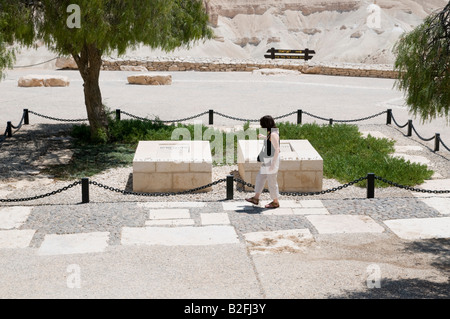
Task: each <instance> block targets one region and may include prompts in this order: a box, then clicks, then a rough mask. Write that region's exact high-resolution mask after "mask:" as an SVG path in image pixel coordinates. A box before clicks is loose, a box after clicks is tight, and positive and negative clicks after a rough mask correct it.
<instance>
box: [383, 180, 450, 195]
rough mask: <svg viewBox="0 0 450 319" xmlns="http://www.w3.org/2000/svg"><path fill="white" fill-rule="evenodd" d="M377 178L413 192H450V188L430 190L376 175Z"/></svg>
mask: <svg viewBox="0 0 450 319" xmlns="http://www.w3.org/2000/svg"><path fill="white" fill-rule="evenodd" d="M375 179H378V180H379V181H382V182H384V183H386V184H389V185H391V186H395V187H398V188H403V189H406V190H409V191H412V192H420V193H433V194H450V190H429V189H421V188H414V187H411V186H405V185H401V184H398V183H394V182H392V181H389V180H387V179H385V178H383V177H379V176H375Z"/></svg>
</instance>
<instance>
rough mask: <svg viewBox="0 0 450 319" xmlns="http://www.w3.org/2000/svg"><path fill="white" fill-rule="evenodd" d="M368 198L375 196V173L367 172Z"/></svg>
mask: <svg viewBox="0 0 450 319" xmlns="http://www.w3.org/2000/svg"><path fill="white" fill-rule="evenodd" d="M367 198H375V174H374V173H369V174H367Z"/></svg>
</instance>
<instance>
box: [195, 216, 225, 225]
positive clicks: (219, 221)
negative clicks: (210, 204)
mask: <svg viewBox="0 0 450 319" xmlns="http://www.w3.org/2000/svg"><path fill="white" fill-rule="evenodd" d="M200 219H201V223H202V225H230V219H229V218H228V214H227V213H203V214H200Z"/></svg>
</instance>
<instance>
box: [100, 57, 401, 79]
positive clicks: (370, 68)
mask: <svg viewBox="0 0 450 319" xmlns="http://www.w3.org/2000/svg"><path fill="white" fill-rule="evenodd" d="M130 66H135V67H145V68H147V70H148V71H161V72H176V71H199V72H252V71H254V70H259V69H272V68H278V69H285V70H294V71H299V72H301V73H305V74H322V75H335V76H354V77H374V78H390V79H396V78H397V77H398V73H397V72H395V71H394V70H393V66H392V65H381V64H374V65H367V64H356V63H320V62H311V61H309V62H304V61H302V62H298V61H284V60H282V61H279V60H275V61H272V60H249V59H247V60H237V59H225V58H224V59H212V58H205V59H193V58H191V59H189V58H152V59H133V58H122V59H105V60H104V62H103V70H107V71H120V70H121V68H122V70H123V69H124V67H130Z"/></svg>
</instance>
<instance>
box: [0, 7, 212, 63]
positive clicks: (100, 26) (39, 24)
mask: <svg viewBox="0 0 450 319" xmlns="http://www.w3.org/2000/svg"><path fill="white" fill-rule="evenodd" d="M2 1H3V3H2V9H3V11H4V12H5V13H6V14H8V18H9V19H8V20H7V21H8V25H7V26H6V27H4V28H3V31H4V33H6V34H7V35H8V37H9V40H15V41H17V42H19V43H21V44H23V45H26V46H31V45H32V44H33V42H34V41H35V40H43V41H44V43H45V44H46V45H47V47H48V48H50V49H51V50H53V51H54V52H56V53H58V54H61V55H72V54H79V53H80V52H82V51H83V49H84V48H85V47H86V45H95V47H96V48H97V49H99V50H100V51H101V52H102V53H103V54H109V53H111V52H113V51H116V52H117V53H118V54H119V55H121V54H123V53H125V51H126V50H127V49H128V48H134V47H136V46H138V45H140V44H144V45H147V46H150V47H152V48H161V49H163V50H166V51H170V50H173V49H175V48H177V47H180V46H184V45H186V46H189V45H190V44H191V43H192V41H198V40H200V39H203V38H211V37H212V31H211V29H210V28H209V27H208V25H207V23H208V15H207V14H206V11H205V9H204V8H203V4H202V1H199V0H192V1H184V0H147V1H142V0H126V1H125V0H40V1H35V2H34V4H32V5H26V4H25V3H26V1H17V0H2ZM72 4H75V5H78V6H79V7H80V24H81V27H80V28H69V27H68V25H67V19H68V18H69V17H70V16H71V14H72V12H70V11H69V12H67V8H68V6H69V5H72Z"/></svg>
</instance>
